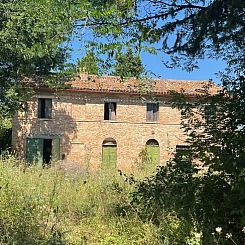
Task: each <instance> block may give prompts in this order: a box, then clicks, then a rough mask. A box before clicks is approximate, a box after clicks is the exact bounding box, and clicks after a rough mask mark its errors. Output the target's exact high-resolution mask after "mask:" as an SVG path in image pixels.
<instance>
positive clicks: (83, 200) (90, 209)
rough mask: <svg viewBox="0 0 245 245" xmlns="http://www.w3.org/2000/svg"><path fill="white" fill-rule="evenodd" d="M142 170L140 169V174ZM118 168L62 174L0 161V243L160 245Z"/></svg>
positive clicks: (154, 231)
mask: <svg viewBox="0 0 245 245" xmlns="http://www.w3.org/2000/svg"><path fill="white" fill-rule="evenodd" d="M141 175H142V174H141ZM129 182H130V181H126V179H125V176H120V175H119V173H118V172H115V173H105V172H96V173H91V174H74V173H73V174H72V173H64V172H62V171H60V170H57V169H56V168H48V169H42V168H38V167H30V168H23V167H22V165H20V164H19V162H18V161H16V160H15V159H14V158H11V157H10V158H7V159H1V160H0V210H1V212H0V244H28V245H30V244H120V245H123V244H125V245H126V244H127V245H128V244H141V245H142V244H147V245H148V244H160V243H159V233H158V229H157V227H156V226H155V225H153V224H152V223H151V222H143V221H141V219H140V218H139V217H138V215H137V211H136V210H134V208H133V207H132V206H131V204H130V201H131V197H130V193H131V192H132V191H133V189H134V188H135V184H134V182H133V181H131V183H130V184H129Z"/></svg>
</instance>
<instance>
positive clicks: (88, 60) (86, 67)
mask: <svg viewBox="0 0 245 245" xmlns="http://www.w3.org/2000/svg"><path fill="white" fill-rule="evenodd" d="M99 62H100V59H99V58H98V57H96V55H95V54H94V52H92V51H88V53H87V54H86V55H85V56H84V57H83V58H81V59H80V60H79V61H78V63H77V69H78V70H79V71H81V72H85V73H88V74H90V75H99Z"/></svg>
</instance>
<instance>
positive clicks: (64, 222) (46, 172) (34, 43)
mask: <svg viewBox="0 0 245 245" xmlns="http://www.w3.org/2000/svg"><path fill="white" fill-rule="evenodd" d="M30 4H31V5H30ZM244 4H245V3H244V1H242V0H237V1H234V0H226V1H223V0H222V1H221V0H213V1H209V0H208V1H206V0H193V1H191V0H188V1H187V0H174V1H160V0H154V1H153V0H144V1H131V0H130V1H113V0H112V1H103V4H101V2H100V1H86V2H85V1H81V2H80V1H76V3H75V2H70V1H52V0H46V1H28V0H25V1H24V0H23V1H12V0H6V1H3V2H1V3H0V13H1V15H0V20H1V25H0V40H1V42H0V47H1V49H0V82H1V90H0V103H1V104H0V105H1V107H0V133H1V129H3V128H10V127H11V121H10V119H11V116H12V114H13V113H14V111H15V110H16V108H20V107H21V106H22V105H23V102H25V101H26V99H27V93H26V92H25V90H26V87H25V86H23V84H21V82H23V80H22V78H23V77H25V76H27V77H31V78H35V76H36V75H38V76H46V75H50V73H51V71H60V70H63V68H64V64H65V58H66V55H67V54H68V53H67V52H66V51H67V49H66V46H62V44H64V43H66V42H68V41H69V40H70V39H69V38H70V37H71V36H72V34H73V30H74V29H73V28H74V27H75V28H78V29H76V30H79V27H80V28H81V29H83V28H85V27H91V28H93V32H94V34H93V35H95V36H97V37H99V38H100V37H103V38H105V37H106V38H107V40H108V41H109V42H108V43H101V42H90V44H89V45H90V46H89V47H90V48H92V49H97V51H98V53H102V54H106V55H107V56H108V58H109V60H107V62H108V61H110V58H111V57H113V56H114V55H115V56H114V58H116V57H117V58H118V61H120V59H121V58H120V57H119V56H116V55H118V54H120V55H121V57H123V53H126V51H127V50H129V49H128V46H130V47H131V48H132V49H133V50H136V51H137V52H139V51H146V50H147V51H150V52H153V53H156V52H157V51H159V52H160V54H162V53H166V54H168V55H169V56H170V58H171V59H170V60H169V61H170V62H165V63H166V65H167V66H169V67H174V66H182V67H184V68H186V69H187V70H192V69H193V68H194V67H196V59H199V58H204V57H213V58H220V59H223V60H224V61H225V62H226V63H227V70H226V71H224V72H223V73H222V74H221V80H222V83H223V84H222V85H223V90H222V91H221V93H219V94H218V95H215V96H210V95H209V94H208V92H207V93H206V94H205V96H203V97H202V98H201V100H200V101H196V103H192V104H190V103H186V101H185V100H184V97H183V96H182V95H177V98H176V100H175V104H174V106H177V107H178V108H179V109H180V110H181V112H182V119H183V121H182V125H183V128H184V129H185V131H186V133H187V136H188V143H189V144H190V146H191V148H192V149H193V154H191V153H190V156H189V157H187V158H185V159H183V156H181V157H178V156H177V157H176V158H175V159H173V160H171V161H170V162H169V163H168V164H167V165H166V166H165V167H159V168H158V169H157V171H156V174H155V175H154V176H152V177H151V178H147V179H146V180H144V181H139V182H137V181H136V182H135V177H134V178H130V183H131V184H129V182H128V181H125V179H124V177H105V176H106V175H100V174H98V173H97V174H92V175H84V176H83V177H82V176H79V178H77V176H70V175H69V176H65V175H64V174H62V173H60V172H56V171H55V169H37V168H28V169H23V168H22V167H20V166H18V163H17V162H15V160H7V159H5V160H1V176H0V177H1V185H0V186H1V190H0V192H1V195H0V200H1V201H0V205H1V211H2V210H3V211H2V212H0V228H1V229H0V232H1V234H0V235H1V236H0V237H1V238H0V239H1V243H2V244H45V243H46V244H62V243H63V244H64V243H70V244H72V243H73V244H76V243H77V244H86V243H87V244H93V243H94V244H96V243H97V244H113V243H114V244H159V243H160V244H243V243H244V231H245V228H244V227H245V208H244V203H245V177H244V176H245V171H244V162H245V142H244V141H245V135H244V133H245V127H244V125H245V117H244V115H245V114H244V108H245V105H244V103H245V96H244V95H245V93H244V92H245V89H244V88H245V75H244V67H245V59H244V53H245V52H244V47H245V45H244V17H245V15H244ZM40 13H42V14H40ZM47 16H48V18H47ZM60 23H62V25H61V24H60ZM81 29H80V30H81ZM17 34H18V35H17ZM115 40H117V41H116V42H115ZM95 43H97V44H98V46H94V45H95ZM143 44H145V45H143ZM151 44H152V45H153V46H154V45H155V44H156V45H160V48H156V49H155V48H153V47H152V46H150V45H151ZM116 49H117V50H118V52H115V50H116ZM137 52H136V54H137V55H138V53H137ZM159 52H158V54H159ZM133 55H134V53H133ZM82 62H85V63H86V60H85V61H84V60H83V61H82ZM82 62H81V63H82ZM109 63H110V62H109ZM137 63H138V64H140V60H139V62H137ZM121 68H122V67H121V65H120V63H119V65H118V66H117V69H118V71H123V70H122V69H121ZM95 71H97V68H96V67H95ZM137 71H138V70H137ZM139 71H140V72H141V71H142V70H141V68H140V69H139ZM123 72H124V71H123ZM123 74H125V73H123ZM45 78H47V77H45ZM23 91H24V92H23ZM197 158H198V159H199V161H200V162H201V163H202V169H200V168H199V167H198V166H195V160H196V159H197ZM14 163H16V164H14ZM13 165H17V166H13ZM204 170H205V171H204ZM130 193H132V195H130ZM105 197H106V198H105Z"/></svg>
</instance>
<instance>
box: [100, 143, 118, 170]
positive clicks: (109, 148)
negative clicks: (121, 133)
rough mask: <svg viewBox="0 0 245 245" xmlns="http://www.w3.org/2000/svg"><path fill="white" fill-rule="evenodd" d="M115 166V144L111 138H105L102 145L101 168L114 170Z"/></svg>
mask: <svg viewBox="0 0 245 245" xmlns="http://www.w3.org/2000/svg"><path fill="white" fill-rule="evenodd" d="M116 164H117V142H116V141H115V140H114V139H113V138H107V139H105V140H104V141H103V144H102V168H103V169H114V168H116Z"/></svg>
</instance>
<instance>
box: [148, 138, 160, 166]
mask: <svg viewBox="0 0 245 245" xmlns="http://www.w3.org/2000/svg"><path fill="white" fill-rule="evenodd" d="M146 152H147V155H148V157H149V161H150V162H151V163H153V164H156V165H157V164H159V161H160V149H159V143H158V142H157V140H155V139H150V140H148V141H147V142H146Z"/></svg>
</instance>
